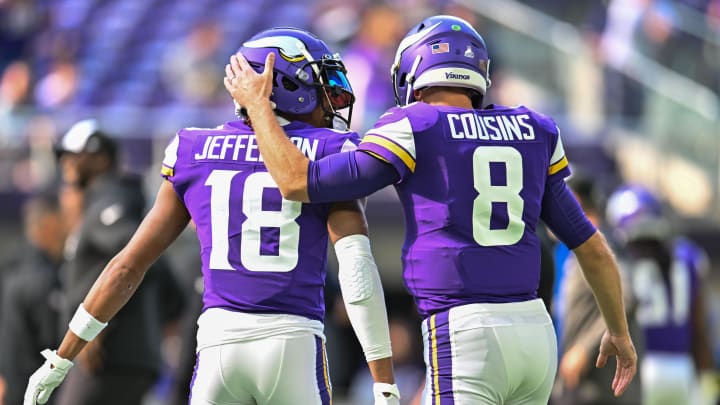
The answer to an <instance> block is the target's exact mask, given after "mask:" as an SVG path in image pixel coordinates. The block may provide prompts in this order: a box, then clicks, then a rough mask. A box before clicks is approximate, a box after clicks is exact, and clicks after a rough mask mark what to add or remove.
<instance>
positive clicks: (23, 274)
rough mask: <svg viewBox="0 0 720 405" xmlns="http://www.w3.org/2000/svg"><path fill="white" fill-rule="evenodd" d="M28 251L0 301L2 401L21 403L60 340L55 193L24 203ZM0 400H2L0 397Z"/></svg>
mask: <svg viewBox="0 0 720 405" xmlns="http://www.w3.org/2000/svg"><path fill="white" fill-rule="evenodd" d="M22 217H23V223H24V229H25V238H26V240H27V249H23V255H22V261H21V263H19V265H18V268H17V269H16V272H15V274H13V275H12V276H11V277H9V278H8V279H7V280H6V283H5V284H4V285H3V289H4V291H3V294H2V303H1V304H0V311H2V314H1V315H0V376H1V377H2V378H3V379H4V380H5V381H6V383H7V390H6V392H5V402H4V404H5V405H17V404H21V403H22V401H23V393H24V391H25V390H24V386H25V384H26V382H27V380H28V378H30V375H31V374H32V373H33V371H34V370H35V368H36V367H37V363H38V361H40V359H41V358H42V357H41V356H40V351H42V350H43V349H44V348H46V347H48V346H54V345H57V344H58V342H59V340H60V330H59V325H60V323H59V322H60V311H61V305H62V292H61V287H60V276H59V269H60V265H61V264H62V259H63V244H64V242H65V236H66V227H65V224H64V218H63V216H62V212H61V208H60V204H59V201H58V197H57V194H56V193H52V192H49V191H48V192H42V193H38V194H36V195H33V196H31V197H30V198H29V199H28V200H27V201H26V202H25V204H24V206H23V215H22ZM0 403H3V402H2V401H1V400H0Z"/></svg>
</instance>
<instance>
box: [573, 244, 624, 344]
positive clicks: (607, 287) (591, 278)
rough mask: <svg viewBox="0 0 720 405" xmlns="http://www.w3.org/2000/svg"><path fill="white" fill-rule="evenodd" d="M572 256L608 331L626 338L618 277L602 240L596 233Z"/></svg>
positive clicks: (612, 260)
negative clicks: (575, 258) (580, 269)
mask: <svg viewBox="0 0 720 405" xmlns="http://www.w3.org/2000/svg"><path fill="white" fill-rule="evenodd" d="M574 252H575V255H576V256H577V259H578V262H579V263H580V267H581V268H582V272H583V275H584V276H585V279H586V280H587V282H588V284H589V285H590V288H591V289H592V291H593V295H595V300H596V301H597V303H598V307H599V308H600V312H601V313H602V315H603V319H605V323H606V324H607V328H608V331H609V332H610V333H611V334H613V335H616V336H624V335H628V326H627V318H626V316H625V305H624V303H623V295H622V285H621V282H620V273H619V270H618V265H617V262H616V261H615V258H614V256H613V254H612V252H611V251H610V248H609V247H608V245H607V242H606V241H605V237H604V236H603V235H602V234H601V233H600V232H596V233H595V234H594V235H593V236H591V237H590V239H588V240H587V241H586V242H585V243H583V244H582V245H580V246H579V247H577V248H576V249H575V250H574Z"/></svg>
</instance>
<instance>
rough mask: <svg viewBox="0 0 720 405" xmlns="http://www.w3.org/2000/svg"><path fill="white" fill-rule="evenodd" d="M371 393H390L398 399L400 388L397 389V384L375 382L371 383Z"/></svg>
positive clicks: (383, 394) (376, 394) (381, 394)
mask: <svg viewBox="0 0 720 405" xmlns="http://www.w3.org/2000/svg"><path fill="white" fill-rule="evenodd" d="M373 394H374V395H375V396H378V395H380V396H385V394H390V396H393V397H395V398H397V399H400V390H398V386H397V384H388V383H380V382H376V383H375V384H373Z"/></svg>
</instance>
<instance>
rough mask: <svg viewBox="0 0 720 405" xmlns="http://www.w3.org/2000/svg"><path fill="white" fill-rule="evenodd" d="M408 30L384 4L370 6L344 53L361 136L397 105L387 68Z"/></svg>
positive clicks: (398, 13)
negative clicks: (386, 111) (396, 45)
mask: <svg viewBox="0 0 720 405" xmlns="http://www.w3.org/2000/svg"><path fill="white" fill-rule="evenodd" d="M405 30H406V28H405V22H404V19H403V15H402V14H401V13H400V11H399V10H398V9H396V8H395V7H393V6H391V5H388V4H385V3H383V4H371V5H370V6H368V7H367V8H366V9H365V10H364V11H363V13H362V17H361V19H360V27H359V28H358V31H357V33H356V34H355V35H353V37H352V40H351V41H350V43H349V44H348V45H347V47H346V48H345V50H344V51H343V60H344V61H345V65H346V66H347V69H348V72H349V73H348V79H349V80H350V81H351V83H352V84H353V90H354V92H355V97H356V100H357V101H356V102H355V108H353V123H354V125H353V129H354V130H356V131H358V132H360V133H364V132H365V131H367V130H368V129H370V128H371V127H372V126H373V124H374V123H375V120H377V118H378V117H379V116H380V114H382V113H383V112H385V110H387V109H388V108H390V107H392V106H393V105H394V104H395V101H394V96H393V92H392V83H390V78H389V77H388V74H387V67H388V66H390V64H391V63H392V60H393V53H394V52H395V44H397V43H398V41H400V39H401V38H402V35H403V33H404V32H405Z"/></svg>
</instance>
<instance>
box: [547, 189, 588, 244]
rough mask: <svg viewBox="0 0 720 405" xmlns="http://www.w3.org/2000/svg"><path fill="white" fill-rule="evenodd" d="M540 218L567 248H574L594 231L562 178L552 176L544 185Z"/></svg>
mask: <svg viewBox="0 0 720 405" xmlns="http://www.w3.org/2000/svg"><path fill="white" fill-rule="evenodd" d="M540 216H541V218H542V220H543V221H545V223H546V224H547V225H548V227H550V229H551V230H552V231H553V233H554V234H555V235H557V237H558V238H559V239H560V240H561V241H562V242H563V243H564V244H565V245H567V247H568V248H569V249H575V248H576V247H578V246H580V245H581V244H583V243H584V242H585V241H586V240H588V239H589V238H590V237H591V236H592V235H593V234H594V233H595V231H596V229H595V226H594V225H593V224H592V223H590V221H589V220H588V219H587V217H586V216H585V213H584V212H583V210H582V208H581V207H580V204H579V203H578V201H577V199H575V196H574V195H573V194H572V192H571V191H570V189H569V188H568V187H567V185H566V184H565V181H564V180H563V179H562V178H559V177H555V176H553V177H552V178H549V179H548V182H547V184H546V185H545V193H544V195H543V201H542V213H541V215H540Z"/></svg>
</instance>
